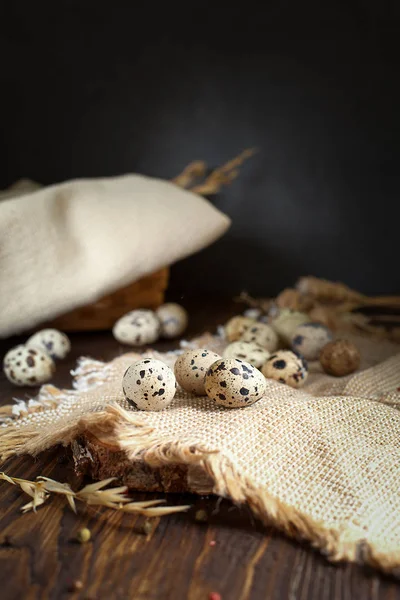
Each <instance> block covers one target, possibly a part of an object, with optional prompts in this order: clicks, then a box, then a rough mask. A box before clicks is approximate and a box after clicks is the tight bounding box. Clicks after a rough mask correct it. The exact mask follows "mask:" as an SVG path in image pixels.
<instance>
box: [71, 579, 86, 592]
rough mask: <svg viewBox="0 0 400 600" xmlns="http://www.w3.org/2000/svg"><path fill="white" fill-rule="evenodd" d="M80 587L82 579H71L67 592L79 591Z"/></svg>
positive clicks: (81, 586)
mask: <svg viewBox="0 0 400 600" xmlns="http://www.w3.org/2000/svg"><path fill="white" fill-rule="evenodd" d="M82 589H83V583H82V581H80V580H79V579H77V580H76V581H73V582H72V583H71V585H70V586H69V588H68V591H69V592H79V591H80V590H82Z"/></svg>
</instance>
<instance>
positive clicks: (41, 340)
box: [25, 329, 71, 360]
mask: <svg viewBox="0 0 400 600" xmlns="http://www.w3.org/2000/svg"><path fill="white" fill-rule="evenodd" d="M25 345H26V346H27V347H28V348H39V349H40V350H42V351H43V352H46V354H48V355H49V356H51V358H52V359H53V360H57V359H63V358H65V357H66V356H67V354H68V352H69V351H70V350H71V342H70V341H69V338H68V337H67V336H66V335H65V333H63V332H62V331H58V329H41V330H40V331H37V332H36V333H34V334H33V335H31V337H30V338H29V339H28V340H27V342H26V344H25Z"/></svg>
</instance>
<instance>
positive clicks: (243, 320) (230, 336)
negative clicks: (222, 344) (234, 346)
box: [224, 315, 256, 342]
mask: <svg viewBox="0 0 400 600" xmlns="http://www.w3.org/2000/svg"><path fill="white" fill-rule="evenodd" d="M255 322H256V321H255V319H250V318H249V317H243V316H242V315H238V316H236V317H232V319H229V321H228V322H227V323H226V324H225V326H224V331H225V337H226V339H227V340H228V342H235V341H236V340H238V339H239V338H240V337H241V336H242V334H243V333H244V332H245V331H246V329H248V328H249V327H251V326H252V325H254V323H255Z"/></svg>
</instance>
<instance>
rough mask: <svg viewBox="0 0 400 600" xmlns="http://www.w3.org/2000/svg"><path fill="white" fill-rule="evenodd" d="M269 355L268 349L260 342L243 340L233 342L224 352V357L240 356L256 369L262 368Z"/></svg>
mask: <svg viewBox="0 0 400 600" xmlns="http://www.w3.org/2000/svg"><path fill="white" fill-rule="evenodd" d="M269 356H270V353H269V352H268V350H266V349H265V348H263V347H262V346H260V345H259V344H256V343H255V342H242V341H241V340H238V341H237V342H232V344H229V345H228V346H227V347H226V348H225V350H224V352H223V357H224V358H240V360H244V361H245V362H248V363H250V364H251V365H253V367H256V369H260V368H261V367H262V366H263V364H264V363H265V362H266V361H267V360H268V358H269Z"/></svg>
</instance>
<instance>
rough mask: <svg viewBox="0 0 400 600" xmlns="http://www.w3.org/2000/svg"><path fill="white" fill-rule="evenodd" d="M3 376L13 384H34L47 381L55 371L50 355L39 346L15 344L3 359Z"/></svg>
mask: <svg viewBox="0 0 400 600" xmlns="http://www.w3.org/2000/svg"><path fill="white" fill-rule="evenodd" d="M3 370H4V373H5V376H6V377H7V379H8V380H9V381H11V383H13V384H14V385H21V386H22V385H27V386H32V387H33V386H36V385H40V384H42V383H45V382H46V381H49V380H50V379H51V378H52V376H53V374H54V371H55V364H54V362H53V360H52V359H51V357H50V356H49V355H48V354H46V353H45V352H43V351H42V350H39V348H27V347H26V346H22V345H20V346H16V347H15V348H12V349H11V350H9V351H8V352H7V354H6V355H5V357H4V361H3Z"/></svg>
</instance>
